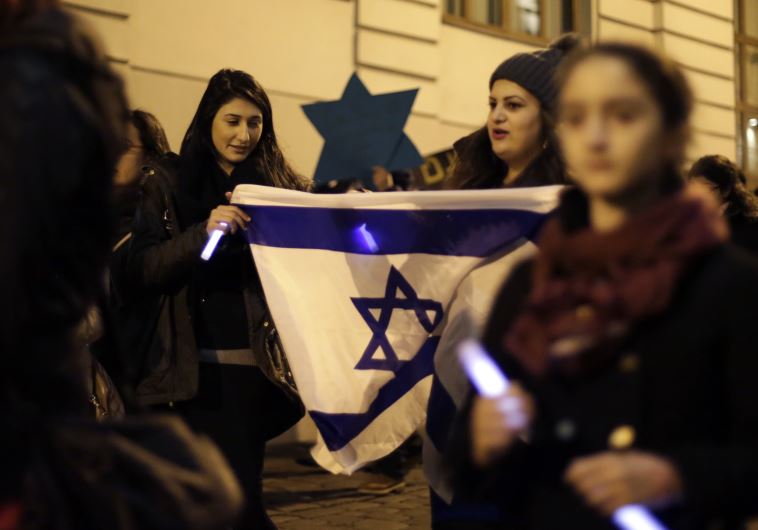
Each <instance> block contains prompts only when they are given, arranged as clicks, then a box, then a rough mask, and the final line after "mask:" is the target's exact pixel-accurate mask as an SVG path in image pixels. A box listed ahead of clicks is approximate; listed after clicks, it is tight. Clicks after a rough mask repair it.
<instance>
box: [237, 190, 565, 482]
mask: <svg viewBox="0 0 758 530" xmlns="http://www.w3.org/2000/svg"><path fill="white" fill-rule="evenodd" d="M559 191H560V187H558V186H551V187H541V188H519V189H503V190H469V191H420V192H392V193H348V194H345V195H317V194H311V193H304V192H297V191H291V190H282V189H278V188H271V187H265V186H254V185H244V186H238V187H237V188H236V189H235V190H234V195H233V198H232V203H233V204H236V205H238V206H240V207H242V208H243V209H245V210H246V212H247V213H248V214H249V215H250V216H251V218H252V222H251V223H250V224H249V226H248V231H247V237H248V241H249V242H250V245H251V250H252V256H253V261H254V263H255V265H256V268H257V270H258V273H259V275H260V278H261V283H262V285H263V289H264V292H265V294H266V300H267V302H268V305H269V309H270V311H271V314H272V317H273V319H274V323H275V324H276V327H277V329H278V331H279V335H280V337H281V340H282V344H283V346H284V349H285V352H286V354H287V359H288V361H289V364H290V367H291V369H292V373H293V376H294V378H295V382H296V383H297V386H298V390H299V392H300V396H301V398H302V400H303V403H304V404H305V407H306V409H307V410H308V413H309V414H310V416H311V418H313V420H314V422H315V424H316V426H317V428H318V432H319V445H318V448H317V449H316V450H315V451H314V457H315V458H316V460H317V461H318V462H319V464H321V465H322V466H324V467H325V468H327V469H330V470H331V471H333V472H343V473H351V472H353V471H354V470H356V469H358V468H360V467H361V466H363V465H365V464H366V463H368V462H370V461H373V460H376V459H378V458H381V457H383V456H385V455H387V454H389V453H391V452H392V451H393V450H394V449H396V448H397V447H398V446H399V445H400V444H401V443H402V442H403V441H404V440H406V439H407V438H408V437H409V436H410V435H411V434H413V433H414V432H415V431H416V430H417V429H419V427H421V426H423V425H424V424H425V421H426V414H427V402H428V399H429V393H430V390H431V386H432V375H433V373H434V370H435V367H434V363H435V354H436V352H437V350H438V347H439V346H440V342H441V341H442V343H443V344H446V343H452V342H453V341H454V340H457V338H456V335H459V334H460V330H457V331H455V330H452V327H451V332H450V333H447V336H446V328H447V326H448V324H450V322H451V320H450V318H451V316H452V317H454V318H455V319H456V320H460V314H461V313H463V312H465V311H466V309H467V306H468V305H469V304H471V305H474V306H481V302H480V301H479V302H478V301H477V300H481V299H482V297H481V296H480V297H477V295H476V293H477V292H480V293H485V294H484V295H483V298H484V299H486V300H489V299H490V297H491V296H492V295H494V293H495V291H496V290H497V289H498V288H499V286H500V283H501V282H502V280H503V278H504V277H505V275H506V274H507V271H508V270H509V269H510V267H511V266H512V264H513V261H514V259H513V257H514V256H516V255H521V254H523V253H524V248H526V247H525V245H526V246H527V247H528V246H530V244H529V243H528V242H529V240H530V239H532V238H534V237H535V235H536V233H537V231H538V230H539V227H540V225H541V224H542V222H543V221H544V219H545V217H546V216H547V214H548V213H549V212H550V211H551V210H552V209H553V208H554V207H555V205H556V203H557V197H558V193H559ZM514 252H515V253H514ZM479 270H482V271H487V273H486V274H476V273H475V271H479ZM476 278H480V279H481V281H479V282H477V281H474V280H475V279H476ZM462 289H463V290H465V292H463V291H462ZM472 300H473V301H472ZM474 309H475V310H476V311H479V312H481V308H480V307H475V308H474Z"/></svg>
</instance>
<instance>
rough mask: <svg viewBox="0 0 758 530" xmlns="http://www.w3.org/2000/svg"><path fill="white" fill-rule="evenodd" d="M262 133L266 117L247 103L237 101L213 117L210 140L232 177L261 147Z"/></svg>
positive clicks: (219, 110) (222, 164)
mask: <svg viewBox="0 0 758 530" xmlns="http://www.w3.org/2000/svg"><path fill="white" fill-rule="evenodd" d="M262 133H263V113H262V112H261V109H259V108H258V107H257V106H256V105H254V104H252V103H250V102H249V101H247V100H246V99H242V98H234V99H232V100H231V101H229V102H228V103H226V104H225V105H222V106H221V108H219V109H218V112H216V115H215V116H214V117H213V124H212V126H211V138H212V140H213V147H214V148H215V149H216V154H217V156H218V162H219V165H220V166H221V167H222V168H223V169H224V170H225V171H226V172H227V173H231V171H232V169H234V166H236V165H237V164H239V163H240V162H242V161H243V160H245V159H246V158H247V157H248V156H249V155H250V153H252V152H253V150H254V149H255V147H256V146H257V145H258V141H259V140H260V139H261V134H262Z"/></svg>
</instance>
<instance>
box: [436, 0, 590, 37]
mask: <svg viewBox="0 0 758 530" xmlns="http://www.w3.org/2000/svg"><path fill="white" fill-rule="evenodd" d="M591 16H592V15H591V1H590V0H445V16H444V19H445V22H447V23H450V24H455V25H459V26H464V27H467V28H470V29H479V30H481V31H485V32H487V33H495V34H499V35H505V36H508V37H511V38H515V39H518V40H525V41H527V42H532V43H535V44H545V43H547V42H549V41H550V40H552V39H554V38H555V37H557V36H558V35H560V34H561V33H565V32H567V31H577V32H579V33H582V34H585V35H589V33H590V24H591Z"/></svg>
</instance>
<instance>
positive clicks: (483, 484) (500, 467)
mask: <svg viewBox="0 0 758 530" xmlns="http://www.w3.org/2000/svg"><path fill="white" fill-rule="evenodd" d="M531 271H532V261H531V260H528V261H525V262H523V263H521V264H519V265H517V266H516V268H514V270H513V272H512V273H511V274H510V275H509V276H508V279H507V280H506V281H505V283H504V285H503V287H502V288H501V289H500V292H499V294H498V295H497V297H496V298H495V302H494V304H493V306H492V310H491V311H490V315H489V317H488V319H487V324H486V326H485V330H484V335H483V344H484V347H485V348H486V349H487V350H488V351H489V352H490V354H491V355H492V356H493V357H494V359H495V360H496V361H497V362H498V364H500V366H501V367H503V368H504V369H505V370H506V373H508V375H509V376H510V377H511V378H518V375H516V374H517V372H518V369H517V367H516V366H515V363H513V362H511V361H509V360H508V357H507V354H506V352H505V350H504V348H503V346H502V341H503V337H504V335H505V332H506V330H507V329H508V328H509V327H510V325H511V323H512V322H513V320H514V318H515V317H516V316H517V315H518V314H519V312H520V311H521V308H522V306H523V303H524V300H525V299H526V297H527V295H528V294H529V290H530V284H531ZM473 396H474V391H473V389H472V390H471V391H470V392H469V395H468V397H467V398H466V401H465V402H464V405H463V406H462V407H461V409H460V410H459V411H458V414H457V415H456V418H455V420H454V422H453V426H452V429H451V433H450V438H449V440H448V444H447V451H446V454H445V459H446V463H447V465H448V466H449V467H450V468H451V471H452V474H453V476H454V481H455V489H456V491H457V492H461V496H462V497H464V498H465V497H466V496H471V497H472V498H474V497H475V498H478V499H483V500H489V501H492V500H496V499H497V500H503V499H505V500H507V501H508V502H507V504H509V505H512V504H517V501H516V498H517V497H519V496H520V494H519V493H518V492H523V482H522V481H520V480H519V478H518V477H519V476H521V475H522V471H521V470H524V472H525V470H526V469H527V468H528V466H529V454H528V453H529V452H530V450H529V446H528V445H527V444H525V443H522V442H518V443H517V444H516V445H515V446H514V447H513V448H512V449H511V450H510V451H509V453H508V454H507V455H506V456H505V457H504V458H503V459H502V461H500V462H497V463H495V464H493V466H492V467H491V468H490V469H487V470H481V469H478V468H477V467H476V466H475V465H474V463H473V462H472V460H471V438H470V429H469V426H470V423H471V406H472V402H473ZM504 479H505V480H504ZM509 484H513V487H510V486H509ZM509 492H512V493H513V495H510V494H509ZM508 511H509V512H510V513H512V514H516V513H517V510H515V509H514V508H511V509H510V510H508Z"/></svg>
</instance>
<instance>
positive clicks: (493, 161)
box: [445, 107, 566, 189]
mask: <svg viewBox="0 0 758 530" xmlns="http://www.w3.org/2000/svg"><path fill="white" fill-rule="evenodd" d="M540 120H541V122H542V123H541V130H542V137H541V138H540V141H541V142H542V146H543V147H542V151H540V153H539V154H538V155H537V157H536V158H535V159H534V160H532V162H531V163H530V164H529V165H528V166H527V167H526V168H525V169H524V171H522V172H521V174H520V175H519V177H518V181H521V182H526V183H533V182H539V183H540V184H542V185H547V184H563V183H565V182H566V172H565V168H564V164H563V160H562V159H561V155H560V151H559V149H558V142H557V139H556V137H555V133H554V126H553V123H554V122H553V117H552V114H551V113H550V112H549V111H548V110H547V109H545V108H542V107H541V108H540ZM455 153H456V157H457V158H456V162H455V167H454V168H453V174H452V175H451V176H450V178H449V179H448V181H447V182H446V183H445V187H446V188H448V189H490V188H500V187H502V186H503V180H504V179H505V175H506V174H507V173H508V165H507V164H506V163H505V162H504V161H503V160H501V159H500V158H498V156H497V155H496V154H495V153H494V152H493V151H492V141H491V140H490V137H489V133H488V131H487V127H486V126H485V127H482V128H481V129H478V130H477V131H475V132H474V133H472V134H470V135H469V136H467V137H465V138H463V139H461V140H459V141H458V142H456V145H455Z"/></svg>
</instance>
